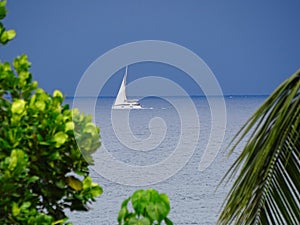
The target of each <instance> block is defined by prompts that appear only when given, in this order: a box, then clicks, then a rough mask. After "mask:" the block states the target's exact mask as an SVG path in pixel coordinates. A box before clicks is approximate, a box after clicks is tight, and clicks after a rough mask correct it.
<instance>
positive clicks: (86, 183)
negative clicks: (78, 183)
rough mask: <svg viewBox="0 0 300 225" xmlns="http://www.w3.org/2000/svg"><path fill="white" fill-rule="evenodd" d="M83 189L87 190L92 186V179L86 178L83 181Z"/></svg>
mask: <svg viewBox="0 0 300 225" xmlns="http://www.w3.org/2000/svg"><path fill="white" fill-rule="evenodd" d="M82 183H83V189H88V188H90V186H91V185H92V178H91V177H86V178H84V180H83V182H82Z"/></svg>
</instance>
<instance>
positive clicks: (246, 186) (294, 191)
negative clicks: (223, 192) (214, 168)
mask: <svg viewBox="0 0 300 225" xmlns="http://www.w3.org/2000/svg"><path fill="white" fill-rule="evenodd" d="M299 88H300V70H298V71H297V72H296V73H295V74H293V75H292V76H291V77H290V78H289V79H287V80H286V81H284V82H283V83H282V84H281V85H280V86H279V87H278V88H277V89H276V90H275V91H274V92H273V93H272V94H271V95H270V96H269V97H268V98H267V99H266V101H265V102H264V103H263V104H262V106H261V107H260V108H259V109H258V110H257V111H256V112H255V113H254V114H253V116H252V117H251V118H250V119H249V120H248V121H247V122H246V124H245V125H244V126H243V127H242V129H241V130H240V131H239V132H238V133H237V135H236V136H235V137H234V138H233V141H232V142H231V144H230V146H231V149H230V153H229V154H231V153H232V152H233V150H234V149H236V147H237V146H238V145H239V144H240V143H241V142H242V140H245V139H247V141H246V144H245V147H244V149H243V151H242V153H241V154H240V156H239V157H238V158H237V160H236V161H235V162H234V164H233V165H232V166H231V168H230V169H229V171H228V172H227V173H226V175H225V177H224V178H223V180H222V182H223V181H224V180H225V179H226V180H227V182H228V181H230V180H232V179H233V178H234V177H236V175H237V174H238V173H239V175H237V177H236V179H235V182H234V183H233V186H232V188H231V190H230V192H229V194H228V196H227V198H226V200H225V202H224V205H223V209H222V212H221V214H220V217H219V220H218V222H217V224H226V225H227V224H276V225H277V224H300V197H299V196H300V193H299V192H300V160H299V158H300V125H299V124H300V90H299Z"/></svg>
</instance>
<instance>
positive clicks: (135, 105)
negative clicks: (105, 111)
mask: <svg viewBox="0 0 300 225" xmlns="http://www.w3.org/2000/svg"><path fill="white" fill-rule="evenodd" d="M127 73H128V67H127V66H126V71H125V74H124V77H123V80H122V83H121V87H120V89H119V92H118V95H117V97H116V100H115V103H114V105H113V106H112V108H113V109H141V108H142V106H141V105H140V103H139V102H138V101H137V100H127V97H126V78H127Z"/></svg>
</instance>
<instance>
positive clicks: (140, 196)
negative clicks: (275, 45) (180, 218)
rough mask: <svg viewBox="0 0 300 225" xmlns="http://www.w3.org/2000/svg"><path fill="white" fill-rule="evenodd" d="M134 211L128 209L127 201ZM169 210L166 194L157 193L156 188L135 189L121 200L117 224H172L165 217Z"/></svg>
mask: <svg viewBox="0 0 300 225" xmlns="http://www.w3.org/2000/svg"><path fill="white" fill-rule="evenodd" d="M130 201H131V206H132V208H133V210H134V212H130V211H129V209H128V203H129V202H130ZM169 212H170V201H169V198H168V196H167V195H166V194H159V193H158V192H157V191H156V190H152V189H149V190H137V191H136V192H134V193H133V195H132V196H130V197H129V198H127V199H126V200H124V201H123V203H122V205H121V210H120V212H119V216H118V222H119V225H152V224H161V222H162V221H164V222H165V224H167V225H171V224H173V223H172V221H171V220H170V219H168V218H167V216H168V214H169Z"/></svg>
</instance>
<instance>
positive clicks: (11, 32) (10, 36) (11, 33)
mask: <svg viewBox="0 0 300 225" xmlns="http://www.w3.org/2000/svg"><path fill="white" fill-rule="evenodd" d="M6 34H7V39H8V40H9V41H10V40H12V39H13V38H14V37H15V36H16V31H14V30H8V31H6Z"/></svg>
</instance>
